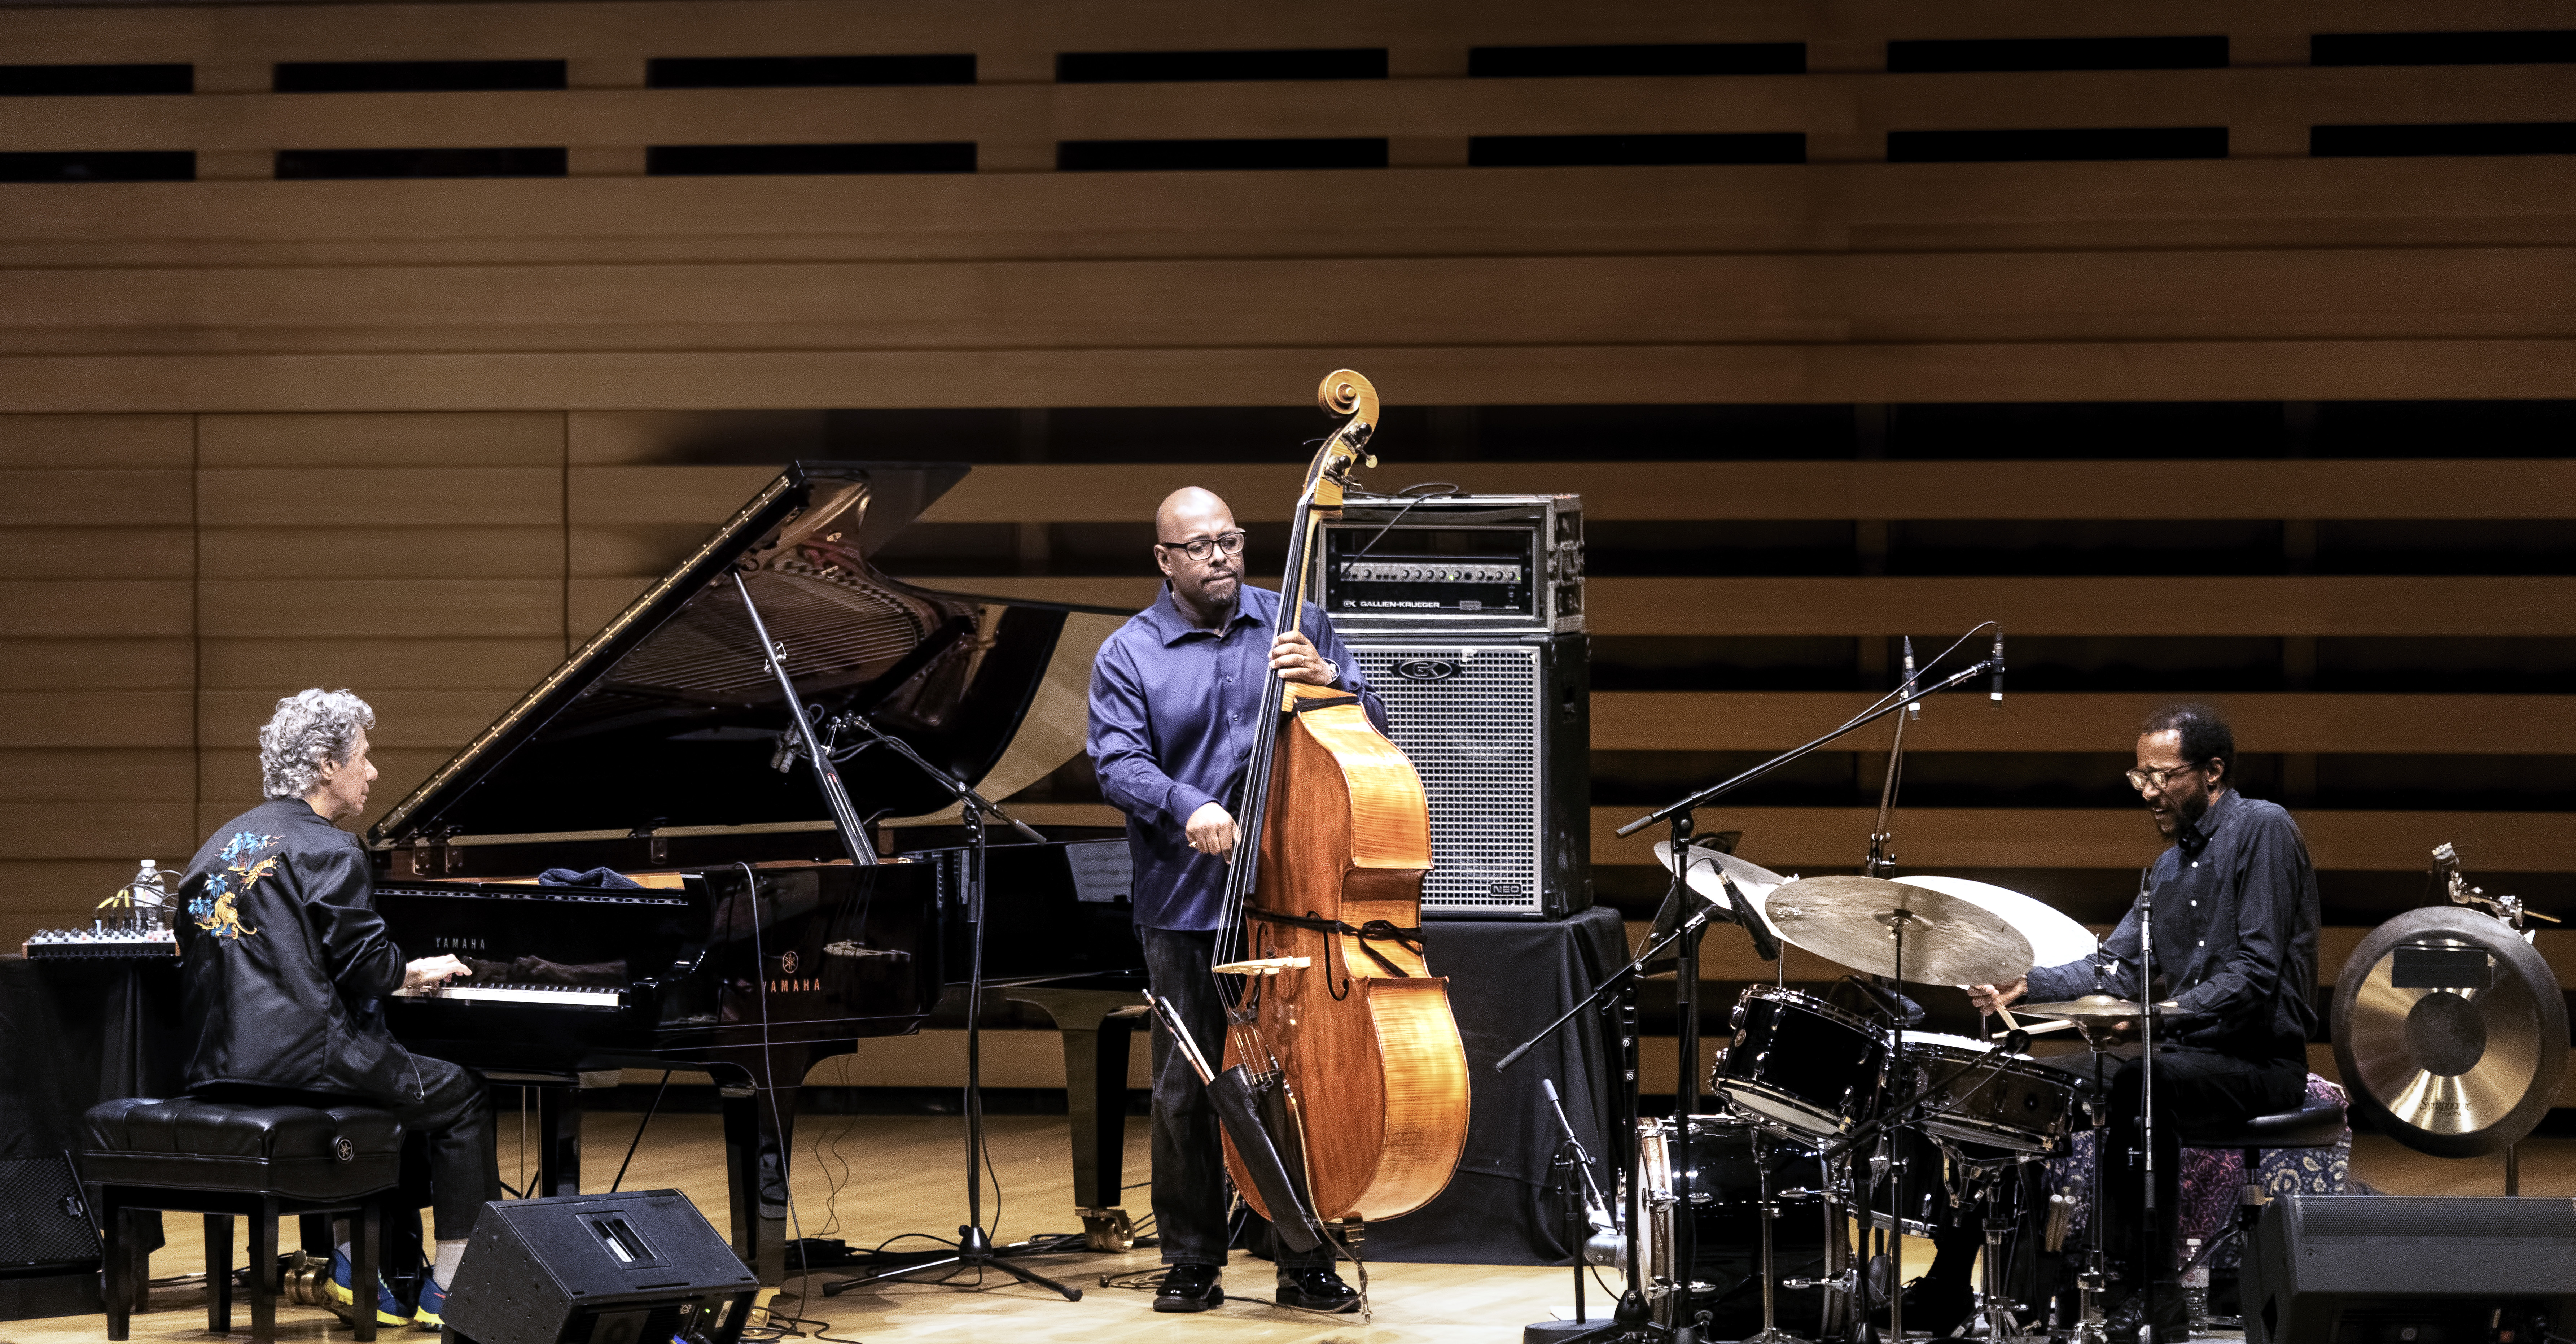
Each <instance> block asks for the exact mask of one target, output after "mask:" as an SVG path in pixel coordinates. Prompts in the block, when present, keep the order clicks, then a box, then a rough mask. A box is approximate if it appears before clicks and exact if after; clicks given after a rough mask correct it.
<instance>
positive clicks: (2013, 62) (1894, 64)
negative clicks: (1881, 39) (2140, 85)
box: [1887, 36, 2227, 74]
mask: <svg viewBox="0 0 2576 1344" xmlns="http://www.w3.org/2000/svg"><path fill="white" fill-rule="evenodd" d="M2226 65H2227V39H2226V38H2225V37H2224V36H2208V37H1990V38H1945V39H1941V40H1937V41H1910V42H1890V43H1888V44H1887V69H1888V73H1890V74H1941V73H1949V72H1954V71H1966V70H2215V69H2224V68H2225V67H2226Z"/></svg>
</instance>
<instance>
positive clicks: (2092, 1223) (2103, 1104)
mask: <svg viewBox="0 0 2576 1344" xmlns="http://www.w3.org/2000/svg"><path fill="white" fill-rule="evenodd" d="M2094 969H2095V971H2096V973H2097V975H2098V973H2099V971H2100V969H2101V968H2100V967H2099V966H2096V967H2095V968H2094ZM2085 1044H2086V1045H2088V1046H2093V1047H2094V1048H2093V1095H2092V1096H2089V1097H2087V1098H2085V1099H2084V1113H2085V1114H2086V1115H2087V1116H2090V1117H2091V1118H2092V1121H2093V1170H2092V1172H2091V1173H2090V1174H2089V1175H2088V1176H2087V1177H2086V1180H2087V1182H2088V1185H2089V1188H2090V1189H2091V1191H2092V1212H2091V1213H2090V1214H2088V1215H2087V1216H2086V1217H2085V1219H2084V1268H2083V1269H2082V1270H2080V1271H2078V1272H2077V1274H2076V1275H2075V1339H2076V1341H2077V1344H2103V1341H2104V1340H2105V1339H2107V1338H2108V1337H2109V1331H2108V1329H2107V1326H2108V1322H2107V1321H2105V1320H2104V1318H2103V1307H2102V1299H2103V1297H2104V1296H2105V1295H2106V1294H2107V1293H2108V1292H2109V1290H2110V1286H2111V1277H2110V1267H2109V1261H2108V1257H2107V1256H2106V1254H2105V1252H2104V1250H2103V1235H2102V1229H2103V1225H2104V1224H2105V1223H2107V1222H2109V1221H2110V1220H2109V1219H2107V1218H2105V1217H2104V1216H2103V1210H2102V1164H2103V1162H2105V1161H2107V1160H2108V1154H2109V1153H2110V1151H2111V1107H2110V1095H2111V1094H2110V1091H2109V1088H2108V1086H2107V1084H2105V1083H2104V1081H2103V1078H2102V1051H2101V1049H2100V1047H2099V1045H2098V1044H2096V1043H2095V1042H2094V1041H2093V1038H2092V1036H2091V1035H2090V1033H2087V1034H2086V1036H2085Z"/></svg>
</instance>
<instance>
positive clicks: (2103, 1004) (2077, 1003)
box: [2012, 994, 2174, 1022]
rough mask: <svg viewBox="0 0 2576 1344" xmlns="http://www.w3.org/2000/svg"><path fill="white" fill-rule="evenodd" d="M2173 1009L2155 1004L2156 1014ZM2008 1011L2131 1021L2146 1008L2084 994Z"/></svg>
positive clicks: (2083, 1019)
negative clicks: (2057, 1001) (2079, 996)
mask: <svg viewBox="0 0 2576 1344" xmlns="http://www.w3.org/2000/svg"><path fill="white" fill-rule="evenodd" d="M2173 1008H2174V1005H2173V1004H2171V1003H2159V1004H2157V1005H2156V1012H2157V1013H2159V1014H2165V1013H2170V1012H2172V1011H2173ZM2012 1010H2013V1012H2014V1013H2015V1014H2017V1015H2019V1016H2022V1017H2062V1018H2065V1019H2066V1020H2067V1021H2069V1022H2135V1021H2137V1020H2138V1019H2139V1018H2142V1017H2145V1016H2146V1015H2147V1008H2146V1005H2144V1004H2141V1003H2132V1002H2130V1001H2129V1000H2127V999H2115V998H2112V997H2111V996H2110V995H2108V994H2087V995H2085V996H2084V997H2083V998H2080V999H2067V1000H2065V1001H2063V1002H2060V1003H2016V1004H2014V1005H2013V1006H2012Z"/></svg>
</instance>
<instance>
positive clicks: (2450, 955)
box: [2334, 906, 2567, 1157]
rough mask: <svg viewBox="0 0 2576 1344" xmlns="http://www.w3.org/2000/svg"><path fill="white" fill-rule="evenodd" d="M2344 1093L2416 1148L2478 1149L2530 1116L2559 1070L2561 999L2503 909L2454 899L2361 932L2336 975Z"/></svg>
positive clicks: (2517, 1131)
mask: <svg viewBox="0 0 2576 1344" xmlns="http://www.w3.org/2000/svg"><path fill="white" fill-rule="evenodd" d="M2334 1050H2335V1065H2336V1067H2338V1068H2340V1069H2341V1070H2342V1071H2343V1082H2344V1087H2345V1090H2346V1091H2347V1092H2349V1093H2350V1094H2351V1097H2352V1104H2353V1105H2354V1106H2355V1107H2358V1108H2359V1109H2360V1110H2361V1111H2362V1113H2363V1114H2365V1115H2368V1116H2369V1117H2370V1118H2371V1119H2372V1120H2373V1121H2375V1122H2376V1123H2377V1124H2378V1126H2379V1128H2380V1130H2381V1131H2382V1132H2384V1133H2386V1134H2388V1135H2389V1136H2390V1137H2392V1138H2394V1139H2396V1140H2397V1141H2398V1142H2399V1143H2402V1144H2405V1145H2406V1146H2407V1147H2409V1148H2412V1149H2414V1150H2415V1151H2417V1152H2419V1153H2431V1154H2433V1155H2434V1156H2436V1157H2477V1156H2480V1155H2482V1154H2486V1153H2493V1152H2498V1151H2501V1150H2503V1149H2504V1148H2506V1147H2509V1146H2511V1145H2512V1144H2514V1143H2516V1142H2518V1141H2519V1140H2520V1139H2521V1138H2522V1136H2523V1135H2525V1134H2528V1133H2530V1132H2531V1130H2532V1127H2533V1126H2535V1125H2537V1124H2539V1123H2540V1120H2541V1117H2542V1116H2543V1115H2545V1114H2547V1113H2548V1111H2549V1108H2550V1106H2551V1104H2552V1103H2554V1102H2555V1101H2556V1100H2557V1099H2558V1084H2559V1082H2560V1080H2561V1079H2562V1078H2563V1077H2564V1076H2565V1075H2566V1072H2567V1002H2566V1000H2565V999H2563V998H2561V997H2560V995H2559V989H2558V977H2557V976H2555V975H2552V974H2551V973H2550V970H2549V962H2548V961H2547V960H2546V959H2545V958H2543V957H2542V956H2541V955H2540V953H2539V952H2537V951H2535V950H2533V948H2532V946H2531V945H2530V944H2529V943H2526V942H2524V941H2522V937H2521V935H2519V934H2517V933H2515V932H2514V931H2513V930H2512V929H2511V928H2510V927H2508V926H2507V925H2506V924H2505V923H2504V922H2503V921H2502V920H2498V919H2495V918H2492V917H2490V916H2487V915H2482V914H2478V913H2476V912H2474V911H2469V910H2463V909H2459V908H2456V907H2452V906H2427V907H2425V908H2424V909H2421V910H2410V911H2408V912H2406V913H2405V914H2402V915H2399V916H2398V917H2397V918H2395V919H2392V920H2390V921H2388V922H2387V923H2385V924H2382V925H2380V926H2379V927H2378V928H2376V929H2373V930H2371V931H2370V934H2369V936H2367V937H2365V938H2363V939H2362V940H2361V945H2360V946H2358V947H2356V948H2354V949H2353V953H2352V959H2351V960H2349V961H2347V962H2345V963H2344V969H2343V973H2342V975H2340V976H2338V977H2337V983H2336V985H2335V999H2334Z"/></svg>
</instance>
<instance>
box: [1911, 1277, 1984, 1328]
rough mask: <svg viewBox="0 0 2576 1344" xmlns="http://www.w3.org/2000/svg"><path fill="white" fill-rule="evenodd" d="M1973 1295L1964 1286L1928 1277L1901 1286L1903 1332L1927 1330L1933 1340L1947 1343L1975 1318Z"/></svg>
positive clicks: (1975, 1299)
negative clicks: (1903, 1319)
mask: <svg viewBox="0 0 2576 1344" xmlns="http://www.w3.org/2000/svg"><path fill="white" fill-rule="evenodd" d="M1976 1309H1977V1295H1976V1294H1974V1293H1972V1292H1970V1291H1968V1285H1966V1284H1964V1283H1951V1282H1948V1281H1946V1280H1941V1279H1935V1278H1932V1277H1930V1276H1928V1275H1927V1276H1925V1277H1923V1278H1919V1279H1916V1280H1915V1281H1914V1282H1912V1283H1909V1284H1907V1285H1905V1329H1906V1332H1907V1333H1908V1334H1911V1333H1913V1332H1914V1331H1916V1330H1929V1331H1931V1332H1932V1337H1933V1338H1934V1339H1947V1338H1949V1337H1950V1336H1951V1334H1953V1333H1954V1332H1956V1331H1957V1330H1958V1328H1959V1327H1960V1326H1961V1325H1962V1324H1964V1323H1965V1322H1966V1321H1967V1319H1968V1317H1969V1316H1971V1315H1973V1314H1975V1312H1976Z"/></svg>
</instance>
